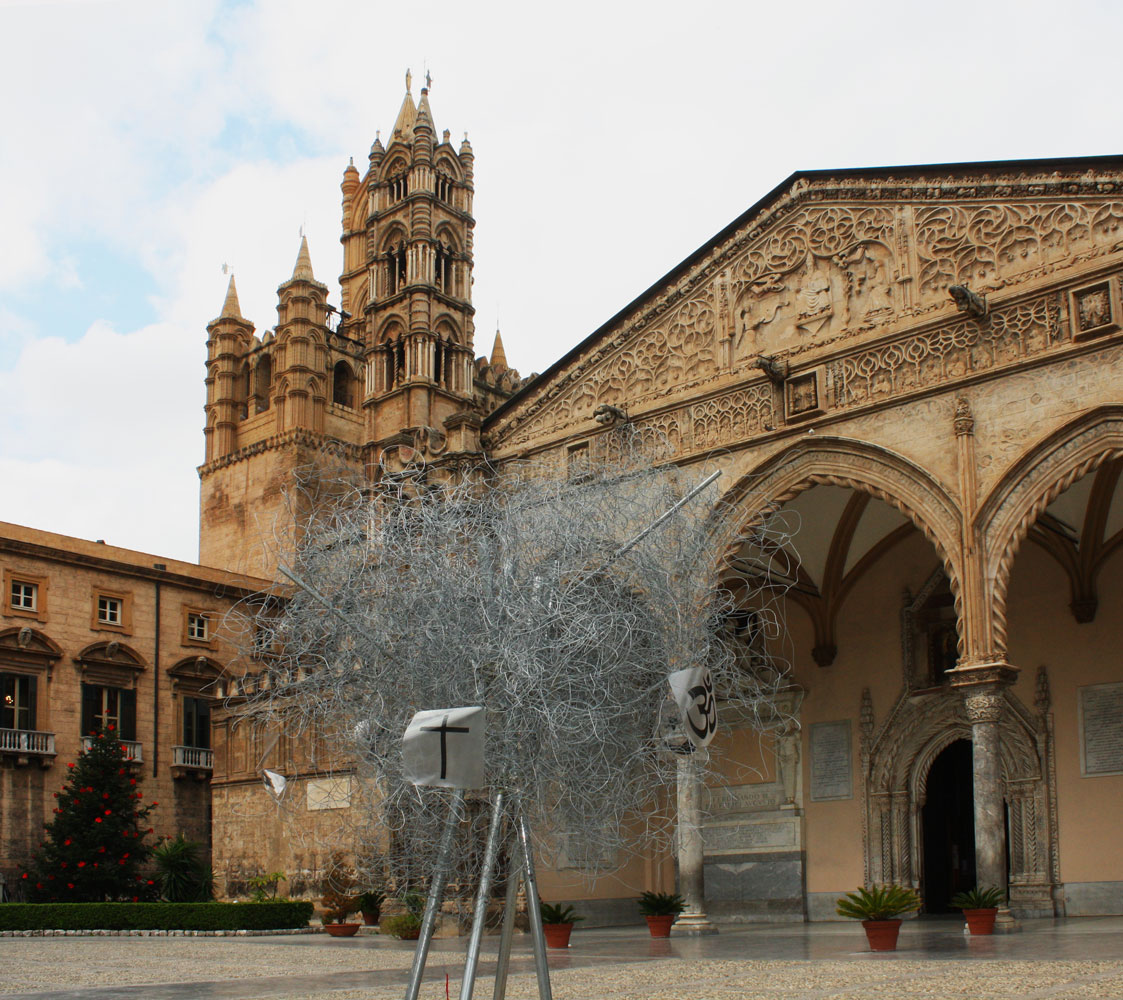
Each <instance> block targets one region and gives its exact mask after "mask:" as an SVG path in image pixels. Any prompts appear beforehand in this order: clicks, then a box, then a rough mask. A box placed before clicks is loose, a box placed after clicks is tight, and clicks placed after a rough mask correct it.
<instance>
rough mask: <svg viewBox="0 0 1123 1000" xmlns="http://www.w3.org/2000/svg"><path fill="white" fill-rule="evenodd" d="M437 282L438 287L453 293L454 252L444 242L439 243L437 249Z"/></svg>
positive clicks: (449, 293) (447, 293) (447, 292)
mask: <svg viewBox="0 0 1123 1000" xmlns="http://www.w3.org/2000/svg"><path fill="white" fill-rule="evenodd" d="M434 270H435V271H436V282H437V287H438V288H439V289H440V290H441V291H442V292H444V293H445V294H446V295H451V294H452V293H453V289H452V254H451V253H450V251H449V248H448V247H446V246H445V245H444V244H443V243H438V244H437V250H436V266H435V268H434Z"/></svg>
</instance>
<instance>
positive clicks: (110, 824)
mask: <svg viewBox="0 0 1123 1000" xmlns="http://www.w3.org/2000/svg"><path fill="white" fill-rule="evenodd" d="M91 735H92V738H91V740H90V746H89V749H87V750H84V751H83V752H82V753H80V754H79V755H78V760H77V763H74V764H67V765H66V766H67V767H68V768H69V769H70V776H69V780H68V781H67V782H66V784H65V785H64V786H63V788H62V791H61V792H57V793H56V794H55V797H56V798H57V799H58V802H57V803H56V805H55V810H54V813H55V817H54V819H53V820H51V822H50V823H48V824H46V827H47V839H46V841H45V842H44V843H43V844H41V845H40V850H39V852H38V853H37V854H36V855H35V861H34V864H33V866H32V870H31V871H28V872H25V873H24V875H23V880H24V886H25V887H26V895H27V898H28V899H30V900H32V901H34V902H56V901H57V902H66V903H88V902H97V901H100V900H106V899H110V900H113V899H125V900H136V899H147V898H150V897H151V896H152V894H153V891H154V890H153V884H154V883H153V882H152V881H151V880H150V879H149V877H148V875H147V874H146V873H143V872H142V871H141V868H142V866H143V865H144V862H145V861H146V860H147V859H148V856H149V854H150V853H151V850H152V849H151V848H150V847H149V846H148V845H147V844H145V842H144V838H145V835H146V834H149V833H151V832H152V830H151V829H150V828H149V827H148V825H147V818H148V814H149V813H150V812H151V811H152V809H153V807H154V806H156V805H158V803H156V802H152V803H149V804H148V805H141V802H142V799H143V794H142V792H141V791H140V788H139V786H138V778H137V777H136V775H135V774H134V773H133V771H132V769H131V768H130V767H129V761H128V759H127V758H126V757H125V751H124V748H123V747H122V745H121V741H120V740H119V739H118V738H117V736H116V734H115V733H114V732H113V727H112V726H110V727H109V728H108V729H107V730H105V731H103V732H98V733H94V734H91ZM138 773H139V772H138Z"/></svg>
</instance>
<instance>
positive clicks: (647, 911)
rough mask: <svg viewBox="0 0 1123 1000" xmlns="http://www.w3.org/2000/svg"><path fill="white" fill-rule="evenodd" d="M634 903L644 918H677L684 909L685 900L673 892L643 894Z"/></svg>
mask: <svg viewBox="0 0 1123 1000" xmlns="http://www.w3.org/2000/svg"><path fill="white" fill-rule="evenodd" d="M636 902H637V903H638V904H639V912H640V914H641V915H642V916H645V917H677V916H678V915H679V914H680V913H682V911H683V910H685V909H686V900H685V899H683V898H682V896H680V895H678V893H674V892H645V893H643V894H642V895H641V896H640V898H639V899H637V900H636Z"/></svg>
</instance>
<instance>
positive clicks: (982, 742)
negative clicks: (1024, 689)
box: [950, 663, 1018, 930]
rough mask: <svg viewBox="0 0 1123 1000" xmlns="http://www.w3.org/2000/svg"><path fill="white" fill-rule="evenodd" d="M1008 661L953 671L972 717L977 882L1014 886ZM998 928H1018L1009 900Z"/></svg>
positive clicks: (1013, 671)
mask: <svg viewBox="0 0 1123 1000" xmlns="http://www.w3.org/2000/svg"><path fill="white" fill-rule="evenodd" d="M1017 673H1018V672H1017V670H1016V669H1015V668H1014V667H1011V666H1009V665H1008V664H1005V663H988V664H981V665H972V666H962V667H957V668H956V669H955V670H954V671H952V672H951V673H950V677H951V682H952V685H953V686H954V687H957V688H959V689H960V690H961V692H962V694H963V704H964V707H965V708H966V710H967V718H968V721H970V723H971V759H972V771H973V778H974V800H975V882H976V883H977V884H978V885H980V886H984V887H985V886H992V885H993V886H997V887H998V888H999V889H1001V890H1002V893H1003V895H1006V894H1007V893H1008V891H1009V889H1008V886H1007V873H1006V810H1005V806H1004V800H1003V795H1002V743H1001V741H1002V736H1001V730H1000V728H999V723H1000V722H1001V719H1002V713H1003V712H1004V711H1005V699H1004V698H1003V695H1002V691H1003V688H1005V687H1008V686H1009V685H1010V684H1011V683H1013V681H1014V679H1015V677H1017ZM995 929H996V930H1013V929H1015V926H1014V921H1013V918H1012V917H1011V916H1010V909H1009V904H1008V903H1007V904H1005V905H1004V906H1003V907H1002V908H1001V909H1000V910H999V923H998V924H996V926H995Z"/></svg>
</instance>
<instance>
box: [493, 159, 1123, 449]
mask: <svg viewBox="0 0 1123 1000" xmlns="http://www.w3.org/2000/svg"><path fill="white" fill-rule="evenodd" d="M1066 180H1068V181H1069V183H1066V184H1062V183H1059V181H1060V178H1058V177H1057V176H1055V175H1042V176H1040V177H1035V178H1034V179H1033V183H1030V178H1029V177H1027V176H1024V175H1023V176H1020V177H1017V178H1012V177H1004V178H990V177H985V176H978V177H972V178H969V179H967V180H965V179H964V178H962V177H960V178H957V179H956V183H948V182H947V181H948V179H947V178H941V179H940V180H938V181H937V180H930V179H928V178H925V179H923V180H921V179H918V178H915V177H914V178H911V179H910V178H896V179H891V178H885V179H877V180H873V179H869V178H866V179H863V180H862V181H860V182H859V181H858V180H856V179H843V180H838V179H831V178H815V179H813V180H806V179H801V180H800V181H797V182H796V183H795V184H794V185H793V186H792V188H791V190H790V191H789V192H787V193H786V194H783V195H780V196H779V197H777V198H776V199H775V200H774V202H773V203H772V204H771V205H770V206H768V207H767V208H766V209H764V210H763V211H762V212H760V214H759V215H757V216H756V217H755V218H753V219H751V220H748V221H747V222H746V224H745V225H744V226H743V227H742V228H741V229H739V230H738V231H737V232H735V233H734V234H733V235H731V236H730V237H728V238H727V239H726V240H725V241H723V243H721V244H720V245H717V246H715V247H713V248H712V249H711V250H710V251H709V252H708V253H706V254H700V255H697V256H696V257H695V258H694V259H693V260H692V261H690V262H688V264H689V266H688V267H687V269H686V270H685V272H684V273H682V274H680V275H677V276H676V278H675V280H674V281H673V283H668V284H667V285H666V286H665V287H664V289H663V290H662V292H661V293H656V294H653V295H651V296H648V297H646V298H645V299H643V300H642V301H641V302H639V303H638V304H637V307H636V308H635V309H634V310H633V311H632V312H631V314H630V315H627V316H625V317H624V318H623V319H622V320H621V322H620V323H619V325H618V326H617V327H616V328H614V329H611V330H609V331H607V332H606V334H604V335H603V336H602V337H601V338H600V339H599V340H598V341H597V342H595V343H593V344H591V345H590V346H589V349H588V352H587V353H586V354H585V355H584V356H583V357H580V358H578V359H576V360H575V361H574V362H573V363H572V364H570V365H569V366H568V368H567V369H566V370H564V371H561V372H558V373H557V374H556V375H555V377H554V378H553V379H551V381H550V383H549V385H548V386H544V387H543V389H542V391H541V392H540V393H538V394H537V395H535V396H533V397H531V398H529V399H528V400H526V401H525V402H524V403H523V405H522V406H520V407H519V408H518V409H516V410H515V411H513V412H511V413H509V414H507V416H506V419H505V420H504V421H503V422H502V423H501V424H498V425H497V426H496V427H494V428H493V429H492V430H491V434H490V440H491V441H492V442H493V444H494V445H502V446H517V445H520V444H524V443H526V442H528V441H530V440H532V439H533V438H536V437H540V436H541V435H542V434H544V433H551V432H555V431H557V430H560V429H564V428H566V427H569V426H571V425H573V424H575V423H578V422H580V421H582V420H585V419H587V418H588V417H589V416H590V415H591V413H592V411H593V410H594V409H595V408H596V406H598V405H600V404H602V403H609V404H611V405H618V404H619V402H620V401H621V400H623V399H625V398H626V399H627V400H628V402H630V403H633V404H634V403H637V402H641V401H643V400H647V399H657V398H660V397H662V396H666V395H670V394H673V393H675V392H677V391H680V390H685V389H687V388H691V387H693V388H697V387H698V386H699V385H703V384H705V383H706V382H707V381H709V380H712V379H713V378H714V377H716V376H717V375H718V374H720V373H722V372H728V371H730V370H732V371H738V370H741V369H747V368H748V367H749V366H750V365H751V364H752V363H753V361H754V360H755V359H756V358H758V357H759V356H761V355H762V354H764V355H769V356H774V355H777V354H779V355H796V354H799V353H801V352H803V351H806V350H808V349H812V348H821V347H824V346H826V345H829V344H833V343H835V342H839V341H845V340H847V339H852V338H855V337H858V336H860V335H864V334H866V333H867V332H870V331H876V330H879V329H884V328H886V327H887V326H889V325H890V324H891V323H894V322H897V321H898V320H900V319H901V318H902V317H909V316H917V315H921V314H924V313H928V312H931V311H934V310H939V309H944V308H946V307H947V306H948V305H949V302H950V300H949V298H948V291H947V290H948V288H949V287H952V286H957V285H963V286H968V287H970V288H972V289H973V290H983V291H990V292H994V291H995V290H998V289H1001V288H1004V287H1008V286H1010V285H1012V284H1016V283H1017V282H1021V281H1024V280H1027V279H1028V278H1030V277H1033V276H1036V275H1038V274H1041V273H1047V272H1049V271H1052V270H1054V269H1056V268H1057V267H1063V266H1071V265H1072V264H1074V263H1077V262H1080V261H1085V260H1089V259H1092V258H1094V257H1097V256H1100V255H1102V254H1105V253H1108V252H1110V251H1111V250H1112V249H1113V248H1114V247H1115V246H1116V245H1117V244H1119V243H1120V241H1121V238H1123V200H1120V199H1119V198H1112V197H1107V196H1105V195H1107V194H1109V193H1113V192H1115V191H1116V189H1117V187H1118V185H1117V184H1116V183H1115V182H1114V181H1111V182H1107V181H1102V179H1101V181H1102V182H1099V183H1091V181H1092V178H1091V177H1090V176H1089V175H1088V174H1086V173H1085V174H1081V175H1079V176H1078V177H1073V178H1068V179H1066ZM843 199H844V200H845V202H846V203H835V204H830V203H827V202H830V201H832V200H843ZM980 199H982V200H983V203H980ZM869 201H878V202H880V204H868V202H869ZM862 202H867V203H865V204H863V203H862ZM931 202H936V203H935V204H933V203H931ZM1102 298H1103V296H1102V295H1101V296H1100V298H1096V297H1095V295H1093V294H1091V292H1089V294H1088V295H1087V296H1086V303H1085V300H1084V299H1081V303H1083V308H1084V311H1085V313H1087V317H1086V322H1088V323H1092V322H1093V321H1095V320H1096V319H1097V317H1099V315H1100V313H1102V312H1103V309H1102V308H1101V307H1100V305H1098V304H1097V303H1100V299H1102ZM1078 305H1080V303H1078ZM1097 310H1099V311H1098V312H1097ZM1058 314H1059V309H1058V307H1057V303H1056V301H1055V300H1052V301H1050V302H1048V303H1046V302H1044V301H1042V302H1038V303H1034V304H1033V305H1032V306H1031V307H1028V310H1027V307H1026V306H1017V307H1007V309H1006V310H1004V311H1002V314H1001V315H997V316H993V317H989V316H988V317H975V318H972V319H963V320H961V321H960V322H958V323H955V324H952V325H951V326H949V327H948V328H946V329H942V330H940V331H939V332H938V333H926V334H922V335H920V336H918V337H914V338H911V339H910V340H909V341H908V342H907V343H895V344H893V345H890V346H889V347H888V348H879V351H880V352H881V353H880V354H874V353H868V354H864V355H861V356H860V358H859V360H857V361H856V367H851V368H849V369H847V370H846V371H844V372H842V373H841V374H842V375H843V376H844V379H843V385H842V386H841V390H840V391H841V397H840V398H842V399H843V400H844V401H846V402H848V403H850V404H853V403H858V402H861V401H862V400H864V399H868V398H871V397H873V396H875V395H878V394H881V393H889V392H896V391H901V390H902V387H906V388H907V386H909V385H919V384H927V383H929V382H931V381H937V382H938V381H944V380H946V379H948V378H954V377H956V374H957V373H959V374H965V373H969V372H972V371H977V370H981V369H985V368H988V367H993V366H994V365H997V364H1001V363H1002V362H1003V361H1004V360H1016V359H1018V358H1021V357H1025V356H1026V355H1027V354H1031V353H1036V352H1037V351H1039V350H1041V349H1043V348H1045V347H1048V346H1050V344H1051V343H1052V341H1053V339H1055V338H1056V337H1058V336H1059V335H1060V324H1059V322H1058ZM1093 314H1094V315H1093ZM1081 322H1085V320H1081ZM1101 328H1102V327H1101V326H1095V327H1089V329H1096V330H1097V331H1098V330H1099V329H1101Z"/></svg>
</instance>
